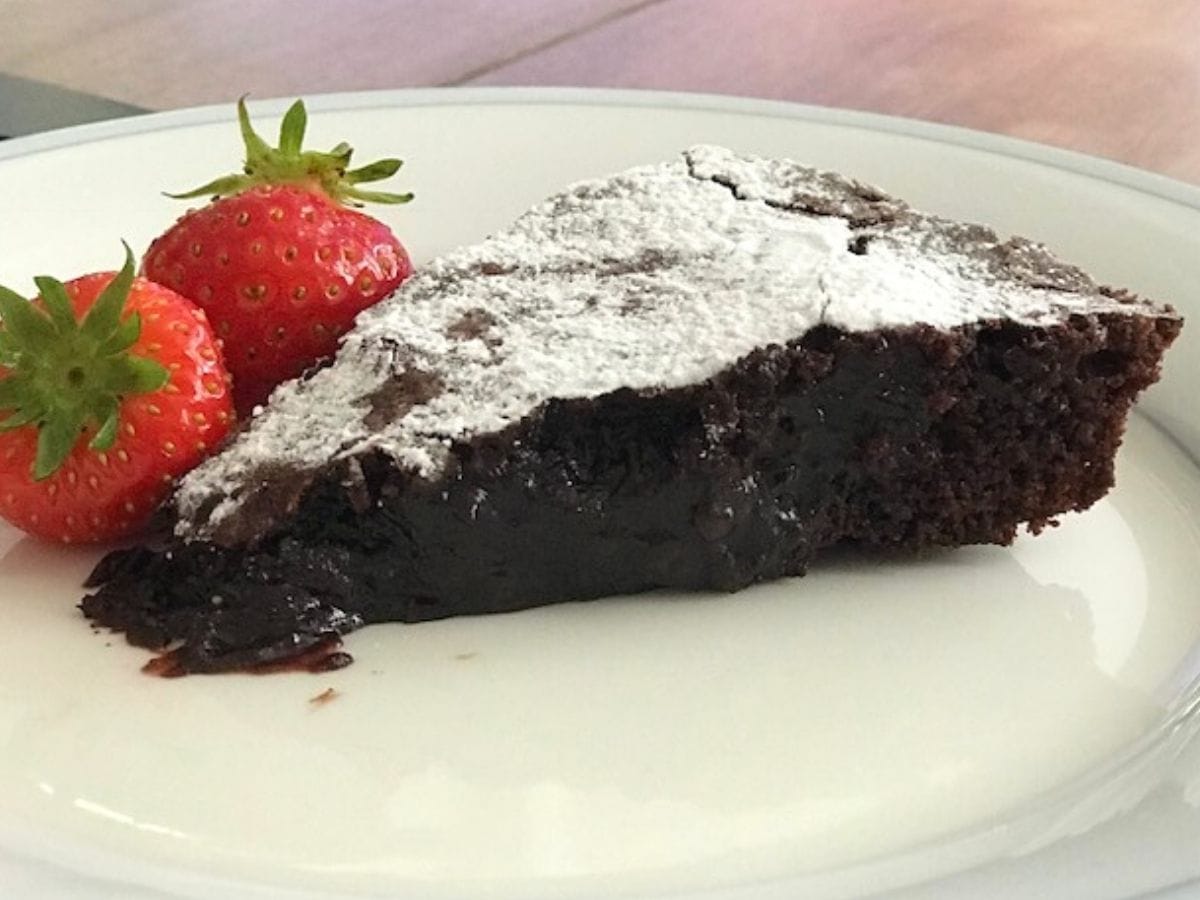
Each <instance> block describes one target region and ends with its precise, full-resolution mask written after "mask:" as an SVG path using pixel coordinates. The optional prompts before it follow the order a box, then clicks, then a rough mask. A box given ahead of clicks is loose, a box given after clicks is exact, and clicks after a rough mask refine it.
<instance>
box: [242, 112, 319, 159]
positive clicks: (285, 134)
mask: <svg viewBox="0 0 1200 900" xmlns="http://www.w3.org/2000/svg"><path fill="white" fill-rule="evenodd" d="M242 108H243V109H244V108H245V104H244V103H243V104H242ZM238 115H239V116H240V115H241V113H240V111H239V113H238ZM247 120H249V116H247ZM306 128H308V112H307V111H306V110H305V109H304V104H303V103H302V102H301V101H299V100H297V101H296V102H295V103H293V104H292V105H291V106H290V107H288V111H287V113H285V114H284V117H283V124H281V125H280V126H279V152H280V153H282V154H284V155H285V156H298V155H299V153H300V145H301V144H303V143H304V131H305V129H306ZM247 149H249V147H247Z"/></svg>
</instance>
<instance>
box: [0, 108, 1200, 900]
mask: <svg viewBox="0 0 1200 900" xmlns="http://www.w3.org/2000/svg"><path fill="white" fill-rule="evenodd" d="M304 99H305V103H306V104H307V106H308V109H309V110H310V112H315V113H334V112H351V111H363V110H370V109H403V108H415V107H439V108H452V107H458V106H479V105H487V106H564V107H577V108H605V107H607V108H641V109H671V110H681V111H695V112H708V113H720V114H727V115H745V116H752V117H756V118H764V117H765V118H775V119H785V120H793V121H797V122H804V123H808V124H815V125H829V126H834V127H839V128H848V129H860V130H864V131H869V132H872V133H881V134H886V135H894V136H898V137H905V138H912V139H918V140H922V141H927V142H930V143H935V144H943V145H949V146H952V147H955V148H959V149H966V150H971V151H976V152H981V153H985V154H989V155H999V156H1002V157H1007V158H1011V159H1016V160H1020V161H1024V162H1030V163H1034V164H1038V165H1042V166H1045V167H1049V168H1053V169H1058V170H1060V171H1064V172H1067V173H1070V174H1073V175H1077V176H1081V177H1084V178H1087V179H1089V180H1093V181H1099V182H1103V183H1106V184H1109V185H1112V186H1115V187H1119V188H1123V189H1127V190H1132V191H1135V192H1137V193H1140V194H1143V195H1147V196H1149V197H1152V198H1154V199H1156V200H1159V201H1166V202H1168V203H1173V204H1176V205H1179V206H1182V207H1184V208H1186V209H1188V210H1190V211H1193V212H1200V185H1193V184H1190V183H1188V182H1184V181H1182V180H1179V179H1176V178H1172V177H1170V176H1167V175H1163V174H1160V173H1156V172H1153V171H1150V170H1146V169H1141V168H1138V167H1136V166H1133V165H1129V164H1126V163H1121V162H1117V161H1115V160H1111V159H1106V158H1103V157H1100V156H1096V155H1091V154H1087V153H1084V152H1081V151H1076V150H1069V149H1065V148H1061V147H1054V146H1049V145H1045V144H1041V143H1037V142H1034V141H1029V140H1025V139H1021V138H1015V137H1011V136H1007V135H1003V134H998V133H993V132H987V131H982V130H978V129H973V128H967V127H963V126H957V125H948V124H943V123H936V122H930V121H925V120H920V119H915V118H907V117H901V116H892V115H885V114H880V113H873V112H867V111H862V110H853V109H845V108H840V107H832V106H820V105H813V104H802V103H795V102H791V101H784V100H768V99H760V98H753V97H743V96H733V95H722V94H711V93H696V92H678V91H660V90H639V89H609V88H579V87H508V86H487V87H431V88H398V89H386V90H367V91H347V92H336V93H315V94H308V95H305V96H304ZM248 102H249V105H250V106H251V107H252V108H253V109H254V110H255V111H257V112H259V113H261V114H265V115H281V114H282V113H283V112H284V110H285V109H286V108H287V106H288V105H289V104H290V103H291V102H293V98H268V99H263V100H254V101H248ZM229 116H230V112H229V104H228V103H221V104H208V105H203V106H194V107H187V108H181V109H173V110H167V111H160V112H150V113H146V114H141V115H134V116H130V117H126V118H120V119H112V120H106V121H102V122H94V123H88V124H84V125H77V126H71V127H67V128H60V129H54V130H51V131H46V132H41V133H38V134H34V135H27V136H23V137H17V138H13V139H10V140H7V141H4V142H3V143H0V165H3V164H4V163H6V162H7V161H9V160H15V159H19V158H22V157H27V156H33V155H38V154H41V153H45V152H49V151H54V150H58V149H66V148H72V147H76V146H81V145H86V144H89V143H94V142H99V141H104V140H109V139H116V138H123V137H130V136H135V135H139V134H146V133H159V132H167V131H173V130H176V129H181V128H190V127H195V126H200V125H209V124H217V123H224V122H227V121H228V119H229ZM1142 415H1143V417H1144V418H1145V419H1147V420H1148V422H1149V423H1150V425H1151V427H1153V428H1154V429H1155V430H1157V431H1159V432H1160V433H1161V434H1163V435H1165V436H1166V437H1167V438H1168V439H1170V440H1171V441H1172V442H1173V443H1176V444H1177V445H1180V446H1181V447H1182V444H1181V443H1180V442H1179V441H1178V439H1177V438H1176V437H1175V435H1174V434H1173V433H1172V432H1171V430H1170V429H1169V428H1166V427H1164V426H1163V425H1162V424H1161V423H1159V422H1158V421H1157V420H1156V419H1154V418H1151V417H1149V416H1145V415H1144V414H1142ZM1182 449H1184V452H1185V453H1187V455H1188V456H1189V457H1190V458H1192V461H1193V462H1194V463H1197V460H1196V459H1195V458H1194V456H1193V455H1192V454H1191V453H1189V452H1187V450H1186V448H1185V447H1184V448H1182ZM1198 464H1200V463H1198ZM1197 707H1200V700H1197V701H1196V702H1195V704H1194V705H1193V706H1190V707H1189V708H1188V709H1186V710H1176V711H1175V714H1174V715H1168V716H1166V717H1164V722H1163V723H1162V724H1169V725H1170V726H1175V725H1176V723H1177V722H1178V720H1179V719H1180V718H1187V717H1190V716H1191V715H1193V714H1194V713H1196V712H1197ZM1167 731H1168V733H1167V734H1163V733H1162V732H1161V731H1156V732H1152V733H1150V734H1147V735H1143V736H1142V738H1141V739H1139V740H1137V741H1135V742H1134V743H1133V744H1131V745H1129V746H1127V747H1125V748H1123V750H1122V751H1120V752H1118V753H1117V754H1115V755H1114V756H1113V757H1111V758H1109V759H1107V760H1105V761H1104V762H1102V763H1100V764H1099V765H1097V766H1095V767H1093V768H1091V769H1088V770H1086V771H1084V772H1082V773H1080V774H1079V775H1077V776H1076V777H1074V778H1072V779H1069V780H1068V781H1066V782H1063V783H1061V784H1059V785H1056V786H1055V787H1054V788H1051V789H1049V790H1047V791H1044V792H1040V793H1039V794H1038V795H1036V796H1034V797H1033V798H1031V799H1030V800H1029V801H1028V803H1027V805H1025V806H1024V807H1023V808H1022V809H1019V810H1014V811H1009V812H1007V813H1004V814H1000V815H996V816H992V817H988V818H987V819H984V820H982V821H980V822H978V823H976V824H975V825H974V826H972V827H969V828H967V829H965V830H963V831H961V832H959V833H957V834H955V835H952V836H949V840H946V839H941V840H937V839H935V840H932V841H926V842H921V843H918V844H916V845H913V846H911V847H907V848H905V849H904V850H901V851H899V852H897V853H891V854H886V855H884V856H881V857H868V858H866V859H863V860H859V861H856V862H854V863H852V864H850V865H848V866H838V867H835V868H834V869H831V870H828V872H823V873H817V875H816V879H815V880H816V881H817V882H818V883H819V882H820V881H821V880H823V876H829V877H834V878H836V877H838V876H841V875H844V874H846V873H847V872H849V871H855V872H870V871H871V870H873V869H877V868H890V867H891V866H893V865H899V866H901V867H905V868H907V867H906V866H905V864H906V863H912V862H919V860H920V859H921V858H922V857H923V856H925V854H926V853H928V852H930V851H931V850H935V849H936V850H937V851H939V852H943V853H948V854H954V853H955V851H958V852H960V853H961V852H963V851H965V852H966V853H967V855H968V856H969V855H971V850H972V845H975V844H977V843H978V842H980V841H986V840H987V838H989V837H992V836H997V834H998V833H1002V832H1006V831H1009V832H1011V831H1014V830H1015V831H1020V830H1021V829H1022V826H1024V825H1026V824H1027V820H1028V819H1030V818H1032V817H1034V816H1044V815H1045V813H1046V812H1047V807H1051V808H1052V809H1053V810H1054V811H1055V812H1060V813H1064V812H1066V811H1067V809H1069V808H1070V807H1071V806H1073V805H1074V802H1075V801H1079V800H1083V799H1085V798H1086V797H1087V796H1088V792H1087V788H1088V787H1089V786H1091V785H1092V783H1094V782H1100V781H1103V780H1104V779H1105V777H1107V775H1109V774H1110V773H1111V771H1112V770H1116V769H1120V768H1123V767H1124V766H1125V765H1127V764H1128V762H1129V761H1130V760H1131V759H1136V758H1138V757H1142V756H1143V755H1144V754H1145V752H1146V750H1147V749H1156V748H1154V747H1149V748H1148V747H1147V746H1146V745H1147V744H1150V745H1157V744H1160V743H1164V742H1167V741H1169V740H1170V739H1171V738H1178V737H1179V735H1178V732H1177V730H1176V728H1174V727H1169V728H1168V729H1167ZM1164 739H1165V740H1164ZM1064 808H1065V809H1064ZM76 849H78V848H76ZM87 849H90V848H85V852H87ZM8 854H14V855H16V856H17V858H25V859H29V860H37V861H38V862H39V863H40V864H42V865H48V866H50V867H51V868H52V869H57V870H59V871H66V872H70V873H71V874H73V875H76V876H79V877H80V878H82V879H84V884H83V886H84V888H85V889H90V886H91V885H95V886H98V887H101V888H104V887H108V886H109V885H110V884H117V883H116V882H112V881H111V879H110V878H108V877H107V876H105V875H97V874H91V873H88V872H86V871H81V870H80V869H78V868H76V867H75V866H72V865H70V864H69V863H68V864H63V863H60V862H56V861H54V860H51V859H47V858H46V857H44V856H41V855H40V854H37V853H31V854H29V855H28V856H26V854H25V853H22V852H21V851H20V850H19V849H17V848H16V847H15V846H14V845H12V844H8V843H7V842H3V843H0V861H3V857H4V856H7V855H8ZM982 861H984V859H983V858H981V859H975V860H968V861H967V862H966V865H965V866H957V867H955V869H954V870H953V871H962V870H964V869H969V868H970V867H971V866H972V865H974V864H977V863H979V862H982ZM130 862H131V864H132V865H133V866H135V867H136V868H137V869H138V870H139V871H140V872H144V873H147V874H149V873H150V872H151V871H157V873H158V874H160V875H168V876H169V881H170V882H173V884H172V885H171V887H169V888H167V889H168V890H171V891H172V892H174V891H178V890H180V889H186V888H184V885H185V884H189V883H190V886H191V887H193V888H199V889H201V890H204V891H208V890H212V889H214V888H220V889H221V890H233V891H236V892H241V891H253V892H254V895H255V896H259V894H258V893H257V892H258V891H263V892H265V893H264V896H271V897H275V896H279V897H281V898H282V897H293V896H294V897H307V896H309V895H308V894H305V893H303V892H292V891H289V889H288V888H284V887H279V886H275V885H270V884H266V883H262V882H257V881H249V880H247V881H242V880H240V879H227V878H224V877H218V876H211V875H208V876H206V875H204V874H201V872H200V871H198V870H193V869H190V868H189V869H180V870H176V869H174V867H164V866H162V865H161V864H158V863H155V862H153V861H151V860H147V859H136V860H131V861H130ZM919 871H920V869H919V866H918V868H917V873H919ZM917 873H913V872H912V871H911V870H910V875H909V877H907V878H903V879H902V881H901V882H900V883H898V884H896V885H894V887H895V888H899V887H901V885H903V884H907V885H909V886H916V885H919V884H922V883H925V879H924V877H922V876H921V875H920V874H917ZM947 874H950V873H947ZM914 876H915V877H914ZM813 881H814V878H813V876H812V875H809V874H806V873H800V874H793V875H790V876H784V877H782V878H769V879H764V880H762V881H756V882H748V883H745V884H740V885H729V886H724V887H721V888H717V889H715V890H713V889H709V890H708V891H704V892H701V893H702V894H703V895H704V896H706V897H711V898H713V900H724V898H728V900H741V898H743V897H744V898H747V900H748V898H749V897H751V896H753V897H767V896H770V897H774V896H776V894H775V891H781V892H782V893H780V894H779V896H781V897H782V896H789V895H790V891H791V890H793V889H803V888H804V887H805V886H811V885H812V883H813ZM1197 884H1200V879H1193V880H1190V881H1185V882H1182V883H1181V884H1180V885H1175V886H1174V887H1181V886H1194V885H1197ZM163 885H164V883H160V886H163ZM138 886H139V887H143V888H144V889H158V888H153V887H150V886H149V885H144V884H138ZM688 895H689V896H691V893H690V892H689V894H688ZM185 896H186V895H185ZM320 896H322V897H323V896H325V894H321V895H320ZM331 896H333V897H338V896H342V895H340V894H333V895H331ZM368 896H374V895H368ZM639 896H640V895H639ZM697 896H700V894H697Z"/></svg>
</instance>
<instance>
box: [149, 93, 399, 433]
mask: <svg viewBox="0 0 1200 900" xmlns="http://www.w3.org/2000/svg"><path fill="white" fill-rule="evenodd" d="M238 120H239V122H240V125H241V131H242V140H243V141H244V143H245V145H246V162H245V171H244V173H243V174H240V175H229V176H226V177H224V178H218V179H217V180H215V181H213V182H211V183H209V184H206V185H204V186H203V187H201V188H197V189H196V190H194V191H189V192H187V193H185V194H173V195H171V196H175V197H180V198H183V197H199V196H208V195H212V196H213V198H214V199H213V201H212V202H211V203H209V204H208V205H207V206H204V207H202V208H200V209H197V210H192V211H190V212H188V213H186V214H185V215H184V216H183V217H182V218H180V219H179V220H178V221H177V222H176V223H175V224H174V225H173V226H172V227H171V228H170V229H169V230H168V231H167V232H166V233H165V234H163V235H162V236H161V237H159V238H158V239H157V240H155V241H154V242H153V243H152V244H151V245H150V248H149V250H148V251H147V252H146V258H145V260H144V261H143V264H142V271H143V273H144V274H145V275H146V277H148V278H150V279H152V280H154V281H157V282H158V283H160V284H164V285H166V286H168V287H170V288H171V289H173V290H175V291H178V292H179V293H181V294H183V295H184V296H185V297H188V298H190V299H192V300H194V301H195V302H196V303H197V304H199V305H200V306H201V307H203V308H204V309H205V311H207V313H208V317H209V319H210V321H212V323H213V325H214V327H215V328H216V331H217V334H218V335H219V336H220V337H221V338H222V339H223V340H224V341H225V353H226V361H227V364H228V366H229V371H230V372H231V373H232V374H233V392H234V401H235V403H236V405H237V408H238V410H239V411H240V412H242V413H248V412H249V411H250V410H251V409H252V408H253V407H254V406H255V405H257V404H259V403H263V402H265V401H266V399H267V396H268V395H269V394H270V392H271V390H272V389H273V388H274V387H275V386H276V385H277V384H279V383H280V382H281V381H286V380H287V379H289V378H294V377H295V376H297V375H299V374H300V373H301V372H303V371H304V370H305V369H307V368H309V367H310V366H312V365H313V364H314V363H315V362H317V361H319V360H321V359H323V358H326V357H329V356H331V355H332V354H333V352H334V351H335V349H336V348H337V342H338V338H339V337H341V335H343V334H344V333H345V332H347V331H348V330H349V329H350V327H351V326H352V325H353V323H354V318H355V316H357V315H358V313H359V312H361V311H362V310H363V309H365V308H366V307H368V306H370V305H371V304H373V303H376V302H378V301H379V300H382V299H383V298H384V297H386V296H387V295H388V294H390V293H391V292H392V291H393V290H395V289H396V286H397V285H399V284H400V282H401V281H403V280H404V279H405V278H407V277H408V275H409V274H410V273H411V272H412V265H411V263H410V262H409V259H408V254H407V253H406V252H405V250H404V247H403V246H402V245H401V243H400V241H399V240H397V239H396V236H395V235H394V234H393V233H392V232H391V230H390V229H389V228H388V227H387V226H386V225H384V224H383V223H382V222H379V221H377V220H375V219H373V218H371V217H370V216H367V215H365V214H363V213H361V212H358V211H357V210H354V209H350V208H348V207H347V206H346V204H347V203H353V204H359V203H360V202H361V201H367V200H371V201H378V202H382V203H406V202H408V201H409V200H411V199H412V195H411V194H388V193H382V192H378V191H366V190H362V189H361V188H360V187H359V185H360V184H363V183H365V182H371V181H378V180H380V179H383V178H387V177H389V176H391V175H393V174H395V172H396V171H397V170H398V169H399V168H400V165H401V162H400V160H398V159H384V160H380V161H379V162H375V163H372V164H370V165H368V166H364V167H362V168H360V169H354V170H348V167H349V164H350V154H351V150H350V147H348V146H347V145H346V144H339V145H338V146H336V147H334V148H333V150H331V151H330V152H329V153H319V152H315V151H303V150H301V149H300V147H301V143H302V141H303V138H304V130H305V127H306V125H307V114H306V113H305V109H304V104H303V102H301V101H299V100H297V101H296V102H295V103H294V104H293V105H292V107H291V108H290V109H289V110H288V111H287V114H286V115H285V116H284V118H283V125H282V127H281V128H280V132H279V146H278V147H270V146H268V145H267V143H266V142H265V141H264V140H263V139H262V138H261V137H259V135H258V134H257V133H256V132H255V131H254V129H253V127H252V126H251V124H250V117H249V114H248V113H247V112H246V104H245V102H244V100H239V101H238Z"/></svg>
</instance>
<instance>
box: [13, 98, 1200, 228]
mask: <svg viewBox="0 0 1200 900" xmlns="http://www.w3.org/2000/svg"><path fill="white" fill-rule="evenodd" d="M292 102H294V98H284V97H273V98H265V99H262V100H250V99H247V103H248V105H249V106H250V107H251V108H253V109H254V110H256V111H258V112H260V113H263V114H266V115H281V114H282V113H283V112H284V111H285V110H286V108H287V106H288V105H290V104H291V103H292ZM304 102H305V104H306V105H307V107H308V109H309V110H310V111H313V112H341V111H353V110H363V109H371V108H378V107H392V108H397V107H398V108H404V107H420V106H437V107H450V106H477V105H489V106H585V107H640V108H651V109H655V108H657V109H663V108H666V109H678V110H695V111H697V112H718V113H726V114H735V115H749V116H756V117H764V116H765V117H769V118H779V119H793V120H802V121H806V122H810V123H814V124H825V125H836V126H841V127H850V128H861V129H863V130H866V131H873V132H883V133H886V134H893V135H899V136H903V137H910V138H917V139H920V140H925V141H931V142H934V143H941V144H950V145H953V146H956V147H962V148H966V149H971V150H977V151H981V152H984V153H993V154H1000V155H1002V156H1007V157H1010V158H1015V159H1019V160H1023V161H1026V162H1033V163H1039V164H1041V165H1044V166H1049V167H1051V168H1056V169H1061V170H1064V171H1067V172H1071V173H1073V174H1076V175H1083V176H1085V177H1088V178H1093V179H1098V180H1101V181H1105V182H1108V183H1110V184H1115V185H1118V186H1120V187H1124V188H1128V189H1131V190H1134V191H1138V192H1139V193H1143V194H1149V195H1151V196H1153V197H1156V198H1158V199H1160V200H1166V201H1169V202H1172V203H1177V204H1180V205H1182V206H1186V207H1188V208H1189V209H1193V210H1200V184H1190V183H1188V182H1186V181H1183V180H1181V179H1178V178H1174V177H1172V176H1170V175H1164V174H1161V173H1159V172H1154V171H1152V170H1149V169H1144V168H1140V167H1138V166H1135V165H1131V164H1129V163H1123V162H1118V161H1117V160H1114V159H1109V158H1106V157H1102V156H1098V155H1094V154H1090V153H1086V152H1083V151H1080V150H1071V149H1067V148H1064V147H1056V146H1051V145H1049V144H1042V143H1039V142H1037V141H1032V140H1027V139H1025V138H1017V137H1012V136H1010V135H1006V134H1000V133H997V132H991V131H984V130H982V129H976V128H969V127H966V126H963V125H950V124H945V123H941V122H932V121H927V120H924V119H917V118H910V117H906V116H895V115H889V114H885V113H876V112H869V111H866V110H857V109H847V108H844V107H837V106H822V105H818V104H810V103H797V102H793V101H790V100H768V99H761V98H757V97H746V96H738V95H730V94H713V93H700V92H689V91H662V90H644V89H636V88H592V87H524V86H511V87H510V86H482V87H426V88H391V89H384V90H365V91H341V92H333V93H314V94H307V95H304ZM228 119H229V104H228V103H220V104H206V105H202V106H191V107H184V108H179V109H170V110H164V111H159V112H149V113H144V114H141V115H134V116H128V117H124V118H120V119H109V120H106V121H102V122H91V123H87V124H84V125H73V126H70V127H67V128H58V129H53V130H50V131H45V132H39V133H37V134H32V135H25V136H22V137H16V138H11V139H9V140H7V141H4V142H3V143H0V162H5V161H7V160H10V159H17V158H20V157H23V156H30V155H33V154H37V153H42V152H45V151H49V150H55V149H60V148H63V147H70V146H74V145H77V144H84V143H91V142H93V141H101V140H107V139H110V138H118V137H127V136H130V135H135V134H142V133H145V132H151V131H153V132H160V131H170V130H174V129H176V128H186V127H191V126H195V125H207V124H214V123H218V122H225V121H227V120H228Z"/></svg>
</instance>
